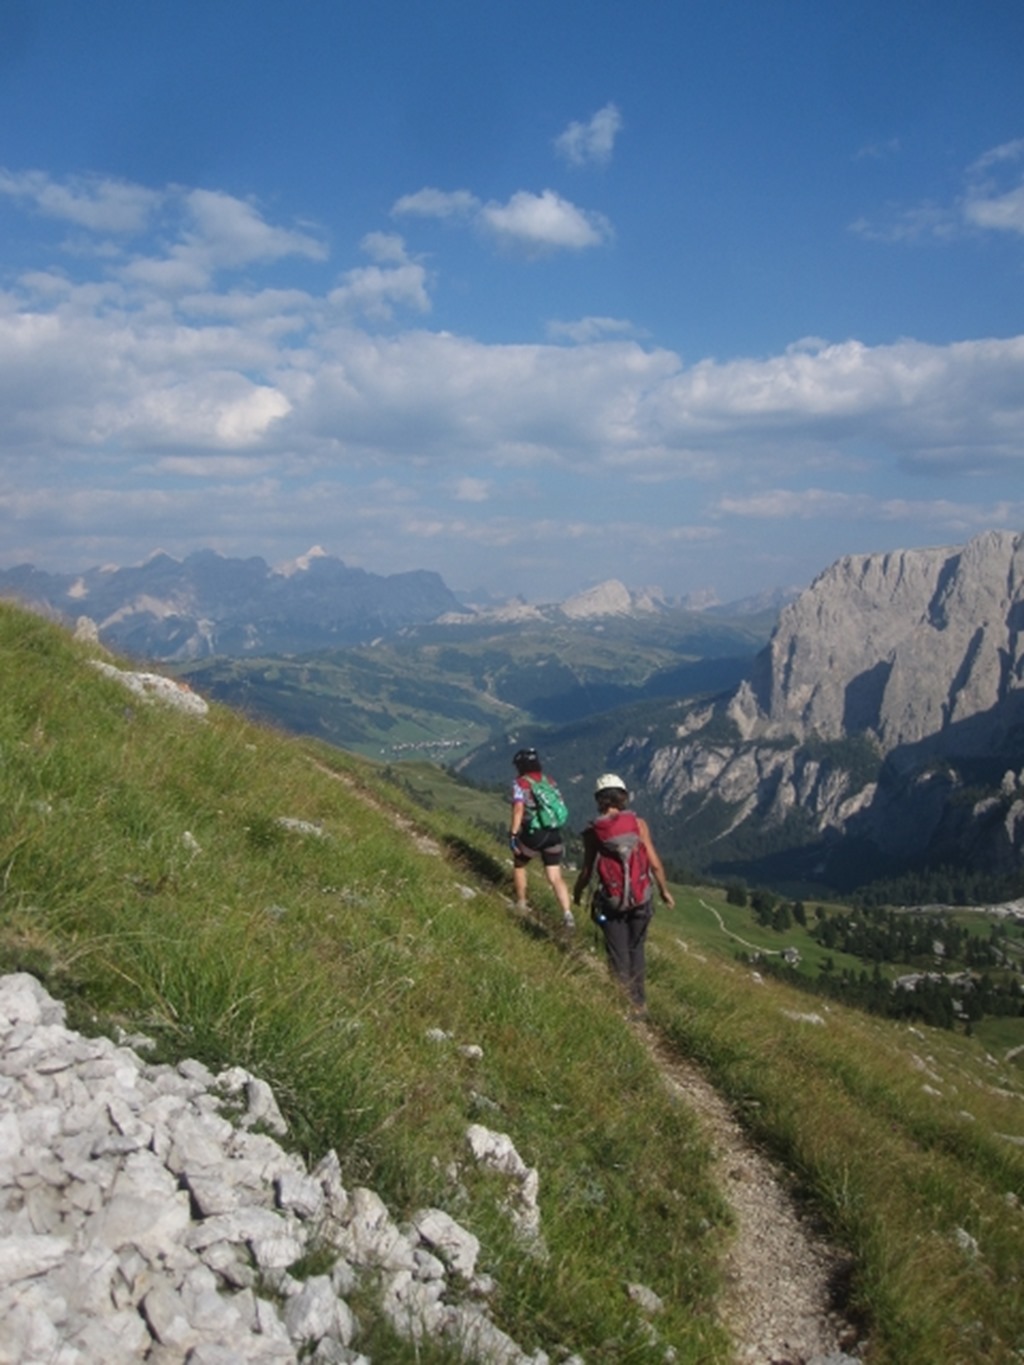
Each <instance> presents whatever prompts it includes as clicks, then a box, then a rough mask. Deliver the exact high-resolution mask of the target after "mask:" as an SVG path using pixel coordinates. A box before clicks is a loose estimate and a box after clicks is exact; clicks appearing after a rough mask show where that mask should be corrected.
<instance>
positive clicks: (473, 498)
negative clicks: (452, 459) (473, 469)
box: [452, 477, 491, 502]
mask: <svg viewBox="0 0 1024 1365" xmlns="http://www.w3.org/2000/svg"><path fill="white" fill-rule="evenodd" d="M452 493H453V495H454V497H455V500H456V502H486V501H487V500H488V498H489V497H490V496H491V482H490V480H489V479H476V478H471V477H467V478H464V479H456V480H455V483H454V485H453V488H452Z"/></svg>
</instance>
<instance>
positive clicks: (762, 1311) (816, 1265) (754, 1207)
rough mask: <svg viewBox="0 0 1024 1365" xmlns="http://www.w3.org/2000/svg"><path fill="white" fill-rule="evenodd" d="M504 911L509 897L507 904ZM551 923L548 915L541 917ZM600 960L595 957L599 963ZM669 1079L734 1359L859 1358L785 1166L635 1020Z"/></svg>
mask: <svg viewBox="0 0 1024 1365" xmlns="http://www.w3.org/2000/svg"><path fill="white" fill-rule="evenodd" d="M316 766H317V767H318V768H320V770H321V771H322V772H325V773H328V774H329V775H330V776H332V777H335V778H337V779H338V780H339V781H341V782H344V783H345V785H346V786H348V787H349V789H350V790H351V791H352V792H353V794H354V795H357V796H358V797H359V798H360V800H362V801H365V802H366V803H367V804H368V805H372V806H373V807H374V808H375V809H376V810H378V811H381V812H382V813H384V814H386V815H388V817H389V818H390V819H391V820H392V821H393V822H394V824H395V826H396V828H398V829H401V830H402V831H403V833H405V834H407V835H408V836H409V837H410V838H412V839H413V840H414V842H415V843H416V845H417V847H419V848H420V850H421V851H422V852H425V853H432V854H435V855H439V854H442V849H441V848H440V847H439V846H438V844H437V843H436V842H435V841H434V840H432V839H430V838H429V837H427V836H425V835H424V834H423V833H422V832H421V831H419V830H418V829H417V828H416V826H415V824H414V823H413V822H412V821H410V820H408V819H407V818H406V817H404V816H402V815H399V814H398V813H397V812H395V811H393V810H388V809H387V808H386V807H385V806H383V805H382V804H381V803H380V802H379V801H377V800H376V799H375V798H374V797H372V796H371V795H370V794H369V793H368V792H366V791H364V790H361V789H360V788H359V787H358V786H357V785H356V783H354V782H353V781H352V780H351V779H350V778H348V777H346V776H344V775H343V774H341V773H336V772H333V771H332V770H331V769H330V768H328V767H326V766H323V765H321V764H317V765H316ZM509 906H510V908H511V907H512V902H511V901H510V902H509ZM540 922H542V923H543V927H546V928H550V927H551V925H550V922H549V921H548V920H546V919H545V920H543V921H541V920H540V919H539V918H538V923H540ZM596 965H598V964H597V962H596V960H595V966H596ZM634 1027H635V1028H636V1029H637V1031H638V1033H639V1034H640V1036H641V1037H642V1038H643V1039H644V1041H645V1043H646V1045H647V1047H648V1048H649V1049H650V1051H651V1054H652V1056H653V1057H654V1058H655V1060H656V1061H657V1063H658V1067H659V1069H660V1071H661V1073H662V1075H663V1076H664V1078H665V1083H666V1084H667V1085H668V1086H670V1087H671V1088H672V1089H673V1090H674V1091H676V1092H677V1093H678V1094H679V1095H681V1096H682V1098H683V1099H684V1100H685V1101H686V1103H687V1104H689V1105H690V1106H691V1107H692V1108H693V1109H694V1110H695V1111H696V1113H697V1114H698V1116H699V1118H700V1122H701V1126H702V1128H703V1130H704V1133H705V1136H706V1137H707V1139H708V1142H709V1144H710V1146H711V1148H712V1151H713V1152H714V1154H715V1166H716V1169H717V1174H718V1180H719V1185H720V1188H721V1190H722V1192H723V1194H724V1195H725V1197H726V1199H727V1201H728V1203H729V1205H730V1206H731V1208H732V1210H733V1214H734V1216H735V1219H736V1234H735V1237H734V1239H733V1242H732V1245H731V1247H730V1249H729V1252H728V1254H727V1258H726V1278H727V1286H728V1287H727V1291H726V1297H725V1301H724V1303H723V1304H722V1309H721V1312H722V1320H723V1322H725V1323H726V1324H727V1326H728V1327H729V1330H730V1331H731V1332H732V1335H733V1339H734V1341H735V1343H736V1355H735V1360H736V1365H843V1362H846V1361H850V1362H853V1361H855V1360H856V1359H857V1355H856V1343H857V1337H858V1334H857V1331H856V1329H855V1328H854V1327H853V1326H852V1325H851V1324H850V1323H849V1322H848V1321H847V1320H846V1319H845V1318H844V1317H843V1315H842V1313H841V1312H840V1311H838V1310H837V1309H836V1308H835V1306H834V1304H835V1300H836V1290H837V1288H838V1287H839V1286H841V1284H842V1282H843V1280H844V1278H845V1275H846V1273H847V1270H848V1262H847V1261H846V1259H845V1258H844V1257H843V1256H842V1255H841V1254H840V1253H839V1252H837V1251H836V1250H835V1249H834V1248H832V1247H830V1246H829V1245H828V1243H827V1242H826V1241H825V1240H824V1239H823V1238H822V1237H821V1236H820V1235H819V1234H818V1232H817V1231H816V1230H815V1229H814V1227H813V1226H812V1224H811V1223H810V1221H809V1220H808V1219H807V1218H806V1217H804V1216H803V1215H802V1213H801V1210H800V1209H799V1207H798V1205H797V1203H796V1201H795V1199H794V1198H793V1196H792V1194H791V1193H790V1190H789V1182H788V1180H787V1176H786V1173H785V1171H784V1170H783V1169H781V1168H780V1167H778V1166H777V1165H776V1164H775V1163H773V1162H771V1161H770V1160H769V1159H768V1158H767V1157H766V1156H765V1155H764V1154H763V1153H762V1152H760V1151H759V1150H758V1149H757V1148H756V1147H755V1146H754V1145H753V1144H752V1143H751V1141H750V1140H749V1138H748V1137H747V1136H746V1134H745V1133H744V1131H743V1129H742V1127H741V1126H740V1124H739V1123H738V1122H737V1120H736V1118H735V1116H734V1115H733V1113H732V1111H731V1110H730V1108H729V1106H728V1105H727V1104H726V1102H725V1100H723V1099H722V1097H721V1096H720V1095H719V1094H718V1092H717V1091H716V1090H715V1088H714V1087H713V1086H712V1085H711V1084H710V1083H709V1082H708V1081H707V1080H706V1079H705V1077H704V1076H703V1075H702V1073H701V1072H700V1071H699V1070H698V1068H697V1067H695V1066H693V1065H692V1064H691V1063H690V1062H688V1061H687V1060H686V1059H685V1058H682V1057H679V1056H678V1055H677V1054H675V1053H674V1052H672V1051H671V1050H670V1049H669V1048H668V1047H667V1046H666V1044H665V1043H664V1041H663V1040H662V1039H661V1038H660V1037H659V1035H658V1033H657V1031H656V1030H655V1029H654V1028H652V1027H650V1026H649V1025H645V1024H636V1025H634Z"/></svg>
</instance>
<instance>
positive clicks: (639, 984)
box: [572, 773, 675, 1017]
mask: <svg viewBox="0 0 1024 1365" xmlns="http://www.w3.org/2000/svg"><path fill="white" fill-rule="evenodd" d="M594 799H595V801H596V802H597V812H598V813H597V816H596V818H595V819H593V820H592V821H591V822H590V824H589V825H588V826H587V827H586V829H585V830H584V831H583V865H582V867H581V868H580V872H579V876H578V877H577V878H576V884H575V886H574V887H573V893H572V898H573V901H574V903H575V904H576V905H579V903H580V897H581V896H582V895H583V892H584V890H585V889H586V887H587V886H588V884H589V883H590V880H591V878H592V877H593V876H594V874H595V873H596V874H597V883H596V886H595V888H594V893H593V896H592V899H591V905H590V917H591V919H592V920H593V921H594V923H595V924H597V925H598V926H599V927H600V929H601V931H602V933H603V934H604V946H605V951H606V952H607V954H608V966H609V969H610V970H611V973H612V976H614V977H615V979H616V980H617V981H618V982H619V984H620V985H621V986H622V988H623V990H624V991H625V992H626V994H627V996H628V997H629V1000H630V1003H631V1006H632V1009H633V1012H634V1014H635V1015H636V1016H638V1017H643V1016H644V1014H645V1011H646V975H647V963H646V953H645V948H646V942H647V929H648V926H649V925H650V922H651V916H652V915H653V914H654V904H653V887H654V886H655V885H656V886H657V888H658V894H659V895H660V896H661V899H662V900H663V901H664V902H665V904H666V905H668V906H671V905H674V904H675V902H674V901H673V899H672V894H671V892H670V891H669V889H668V882H667V881H666V880H665V869H664V868H663V867H662V864H661V859H660V858H659V857H658V852H657V849H656V848H655V847H654V841H653V840H652V839H651V832H650V830H649V829H648V828H647V821H646V820H641V818H640V817H639V816H638V815H634V814H633V812H632V811H631V810H630V809H629V792H628V791H627V790H626V784H625V782H623V780H622V778H621V777H616V775H615V774H614V773H603V774H602V775H601V776H600V777H599V778H598V779H597V782H596V783H595V785H594Z"/></svg>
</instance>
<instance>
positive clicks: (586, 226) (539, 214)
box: [480, 190, 612, 251]
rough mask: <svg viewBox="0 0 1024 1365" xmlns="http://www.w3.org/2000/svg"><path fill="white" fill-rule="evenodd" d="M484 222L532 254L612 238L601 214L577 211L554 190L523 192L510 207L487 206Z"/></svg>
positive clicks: (511, 202)
mask: <svg viewBox="0 0 1024 1365" xmlns="http://www.w3.org/2000/svg"><path fill="white" fill-rule="evenodd" d="M480 219H481V222H482V223H483V225H484V226H485V227H486V228H487V229H488V230H489V231H491V232H492V233H494V235H495V236H496V237H499V238H501V239H502V240H503V241H506V242H510V243H513V244H515V245H518V246H522V247H524V248H526V249H527V250H531V251H547V250H553V249H555V248H558V247H568V248H570V249H573V250H579V249H580V248H581V247H591V246H600V245H601V243H602V242H606V241H608V239H609V238H610V237H611V235H612V232H611V225H610V224H609V223H608V220H607V219H606V218H604V217H603V216H602V215H601V214H599V213H591V212H588V211H587V210H585V209H579V208H577V207H576V205H575V204H571V203H570V202H569V201H568V200H567V199H563V198H562V196H561V195H560V194H556V192H555V191H554V190H543V191H542V192H541V193H540V194H531V193H530V192H529V191H528V190H519V191H518V192H517V193H516V194H514V195H513V196H512V198H511V199H510V200H509V201H508V203H507V204H495V203H491V204H485V205H484V206H483V208H482V209H481V210H480Z"/></svg>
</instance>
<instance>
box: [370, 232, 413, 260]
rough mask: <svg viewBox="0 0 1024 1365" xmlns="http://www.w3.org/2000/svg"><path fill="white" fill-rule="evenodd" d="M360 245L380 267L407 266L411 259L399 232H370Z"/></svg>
mask: <svg viewBox="0 0 1024 1365" xmlns="http://www.w3.org/2000/svg"><path fill="white" fill-rule="evenodd" d="M359 245H360V247H362V249H363V251H365V252H366V254H367V256H370V257H372V258H373V260H375V261H376V262H377V264H378V265H405V263H406V261H408V259H409V255H408V252H407V251H406V249H405V241H404V239H403V238H402V237H400V236H399V235H398V233H397V232H368V233H367V234H366V235H365V237H363V239H362V241H361V242H360V243H359Z"/></svg>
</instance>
